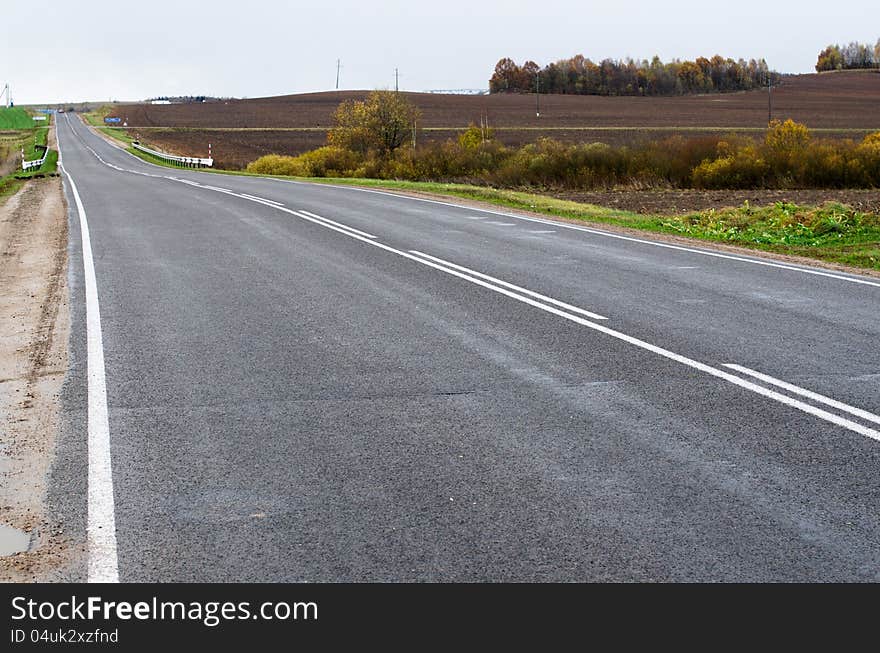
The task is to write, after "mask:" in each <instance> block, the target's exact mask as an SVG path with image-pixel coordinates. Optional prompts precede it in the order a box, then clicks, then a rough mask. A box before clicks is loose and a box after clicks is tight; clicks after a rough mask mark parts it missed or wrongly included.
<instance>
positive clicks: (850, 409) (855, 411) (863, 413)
mask: <svg viewBox="0 0 880 653" xmlns="http://www.w3.org/2000/svg"><path fill="white" fill-rule="evenodd" d="M724 367H729V368H730V369H732V370H736V371H737V372H742V373H743V374H748V375H749V376H753V377H755V378H756V379H759V380H760V381H763V382H764V383H769V384H771V385H775V386H778V387H780V388H783V389H785V390H788V391H789V392H793V393H794V394H797V395H801V396H802V397H806V398H807V399H812V400H813V401H817V402H819V403H820V404H825V405H826V406H831V407H832V408H836V409H837V410H842V411H843V412H845V413H849V414H850V415H855V416H856V417H861V418H862V419H864V420H867V421H869V422H874V423H875V424H880V415H875V414H874V413H870V412H868V411H867V410H862V409H861V408H856V407H855V406H850V405H849V404H845V403H843V402H842V401H837V400H836V399H832V398H831V397H826V396H825V395H820V394H819V393H818V392H813V391H812V390H807V389H806V388H801V387H799V386H796V385H794V384H793V383H787V382H786V381H781V380H780V379H776V378H773V377H772V376H770V375H769V374H763V373H761V372H756V371H755V370H751V369H749V368H748V367H743V366H742V365H734V364H733V363H726V364H725V365H724Z"/></svg>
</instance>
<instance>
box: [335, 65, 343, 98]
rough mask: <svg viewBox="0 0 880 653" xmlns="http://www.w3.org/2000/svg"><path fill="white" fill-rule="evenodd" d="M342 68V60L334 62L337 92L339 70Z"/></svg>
mask: <svg viewBox="0 0 880 653" xmlns="http://www.w3.org/2000/svg"><path fill="white" fill-rule="evenodd" d="M340 68H342V60H341V59H337V60H336V90H337V91H338V90H339V69H340Z"/></svg>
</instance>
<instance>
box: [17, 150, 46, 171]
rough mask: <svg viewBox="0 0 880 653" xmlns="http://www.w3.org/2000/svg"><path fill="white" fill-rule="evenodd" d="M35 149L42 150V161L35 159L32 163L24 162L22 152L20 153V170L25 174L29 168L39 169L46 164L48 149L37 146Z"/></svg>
mask: <svg viewBox="0 0 880 653" xmlns="http://www.w3.org/2000/svg"><path fill="white" fill-rule="evenodd" d="M37 147H41V148H43V158H42V159H35V160H33V161H25V160H24V150H22V151H21V169H22V170H23V171H24V172H27V171H28V170H30V169H31V168H36V169H39V168H41V167H42V166H43V164H44V163H45V162H46V157H47V156H48V155H49V148H48V147H46V146H45V145H37Z"/></svg>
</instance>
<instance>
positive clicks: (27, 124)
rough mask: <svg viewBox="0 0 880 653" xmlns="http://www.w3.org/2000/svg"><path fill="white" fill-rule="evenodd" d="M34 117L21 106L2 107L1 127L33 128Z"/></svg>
mask: <svg viewBox="0 0 880 653" xmlns="http://www.w3.org/2000/svg"><path fill="white" fill-rule="evenodd" d="M33 127H34V119H33V118H31V116H30V114H29V113H28V112H27V111H25V110H24V109H20V108H19V107H11V108H9V109H7V108H6V107H0V129H33Z"/></svg>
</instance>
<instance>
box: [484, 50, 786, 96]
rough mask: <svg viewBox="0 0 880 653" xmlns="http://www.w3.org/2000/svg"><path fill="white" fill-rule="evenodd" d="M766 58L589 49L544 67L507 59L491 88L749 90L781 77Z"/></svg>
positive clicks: (611, 91)
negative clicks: (614, 53) (593, 52)
mask: <svg viewBox="0 0 880 653" xmlns="http://www.w3.org/2000/svg"><path fill="white" fill-rule="evenodd" d="M776 76H777V74H776V73H774V72H772V71H770V69H769V68H768V66H767V62H766V61H764V60H763V59H758V60H755V59H750V60H749V61H746V60H744V59H739V60H737V61H734V60H733V59H730V58H727V59H725V58H724V57H722V56H720V55H715V56H714V57H712V58H711V59H707V58H705V57H699V58H698V59H696V60H695V61H681V60H679V59H673V60H672V61H670V62H668V63H664V62H662V61H661V60H660V57H657V56H655V57H654V58H653V59H652V60H651V61H648V60H647V59H643V60H641V61H636V60H633V59H629V58H627V59H621V60H614V59H603V60H602V61H600V62H599V63H594V62H593V61H591V60H590V59H587V58H585V57H584V56H583V55H580V54H579V55H576V56H574V57H572V58H570V59H560V60H559V61H556V62H554V63H550V64H547V65H546V66H544V67H543V68H541V67H540V66H538V64H536V63H535V62H534V61H526V62H525V63H524V64H523V65H522V66H520V65H518V64H517V63H516V62H515V61H513V60H512V59H508V58H505V59H501V60H500V61H499V62H498V63H497V64H496V66H495V72H494V73H493V75H492V78H491V79H490V80H489V92H490V93H534V92H535V91H536V89H537V90H538V91H539V92H541V93H566V94H573V95H636V96H639V95H648V96H657V95H686V94H691V93H710V92H729V91H746V90H749V89H753V88H758V87H761V86H766V85H767V83H768V81H774V82H775V80H776Z"/></svg>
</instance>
